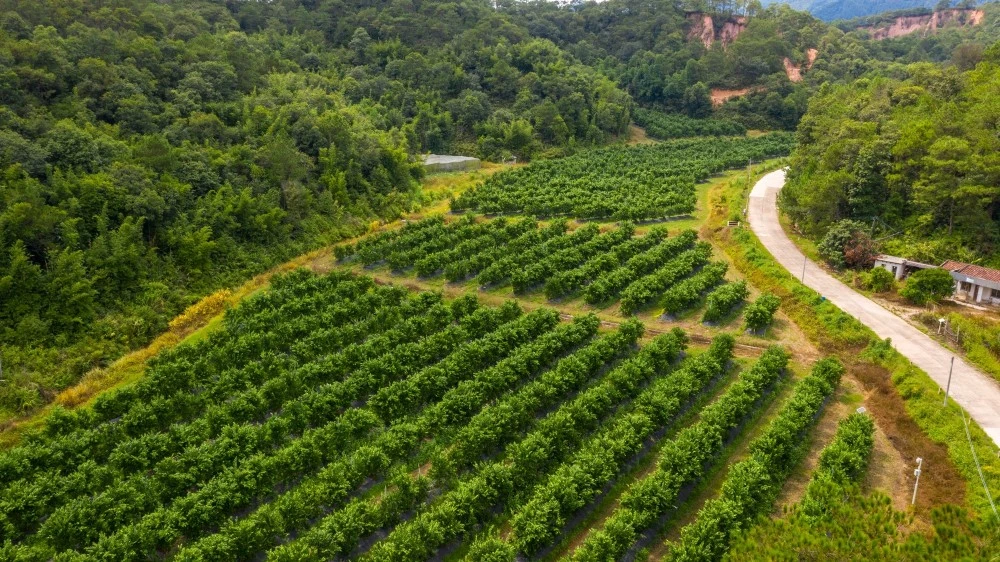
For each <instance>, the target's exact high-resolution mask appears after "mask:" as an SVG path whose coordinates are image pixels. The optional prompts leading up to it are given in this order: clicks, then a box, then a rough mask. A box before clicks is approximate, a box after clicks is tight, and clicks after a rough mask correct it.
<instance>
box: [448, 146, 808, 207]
mask: <svg viewBox="0 0 1000 562" xmlns="http://www.w3.org/2000/svg"><path fill="white" fill-rule="evenodd" d="M720 132H722V133H726V134H731V132H730V131H720ZM732 132H735V131H732ZM794 143H795V139H794V136H792V135H790V134H788V133H770V134H767V135H761V136H757V137H752V138H751V137H725V138H697V139H685V140H676V141H669V142H663V143H657V144H654V145H643V146H637V147H624V146H614V147H609V148H603V149H599V150H588V151H583V152H580V153H579V154H576V155H573V156H569V157H566V158H558V159H553V160H538V161H535V162H532V163H531V164H530V165H528V166H525V167H523V168H517V169H515V170H511V171H506V172H501V173H498V174H495V175H493V176H491V177H489V178H488V179H486V180H485V181H484V182H483V183H482V184H480V185H478V186H476V187H475V188H473V189H471V190H469V191H467V192H465V193H463V194H462V195H461V196H459V197H458V198H457V199H455V200H453V201H452V203H451V209H452V210H453V211H469V210H475V211H479V212H482V213H487V214H518V213H524V214H529V215H534V216H537V217H554V216H573V217H576V218H580V219H607V218H611V219H614V220H646V219H657V218H663V217H669V216H674V215H683V214H686V213H690V212H692V211H693V210H694V208H695V199H696V197H695V185H696V184H697V183H699V182H703V181H705V180H707V179H708V178H709V177H710V176H711V175H712V174H715V173H718V172H721V171H723V170H728V169H732V168H741V167H744V166H746V165H747V162H748V161H749V160H751V159H752V160H754V161H760V160H763V159H765V158H774V157H777V156H785V155H787V154H788V153H789V152H791V149H792V146H794Z"/></svg>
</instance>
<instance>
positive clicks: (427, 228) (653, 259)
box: [335, 215, 746, 316]
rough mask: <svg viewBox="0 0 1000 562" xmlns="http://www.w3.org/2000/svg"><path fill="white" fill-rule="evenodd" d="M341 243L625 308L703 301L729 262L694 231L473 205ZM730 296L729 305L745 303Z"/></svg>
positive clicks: (421, 266)
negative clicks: (497, 211) (519, 214)
mask: <svg viewBox="0 0 1000 562" xmlns="http://www.w3.org/2000/svg"><path fill="white" fill-rule="evenodd" d="M335 251H336V255H337V257H338V260H339V262H340V263H341V264H354V263H359V264H362V265H364V266H365V267H388V268H389V269H391V270H392V271H395V272H397V273H406V272H411V271H412V272H414V273H416V275H417V276H418V277H421V278H433V277H437V276H440V275H444V277H445V279H447V280H448V281H451V282H465V281H469V280H474V282H475V283H476V284H477V285H479V286H480V287H482V288H484V289H497V288H500V287H504V286H507V285H510V286H511V287H512V289H513V290H514V293H515V294H526V293H532V292H536V291H541V292H542V293H543V294H544V295H545V296H546V297H547V298H549V299H552V300H554V299H573V298H578V297H582V298H583V299H584V300H585V301H586V302H587V303H588V304H591V305H594V306H599V307H606V306H609V305H611V304H613V303H614V302H615V301H619V300H620V302H621V311H622V313H623V314H626V315H627V314H632V313H634V312H636V311H639V310H641V309H643V308H645V307H649V306H652V305H658V306H660V307H662V308H663V309H664V310H665V311H666V312H667V313H669V314H680V313H683V312H685V311H687V310H690V309H692V308H695V307H696V306H697V305H698V304H700V303H701V301H702V297H704V295H705V294H706V293H707V292H709V291H710V290H712V289H713V288H714V287H716V286H718V285H719V284H720V283H723V281H724V280H725V274H726V270H727V264H725V263H723V262H711V261H710V259H711V257H712V250H711V247H709V245H708V244H706V243H704V242H698V240H697V235H695V233H694V231H691V230H686V231H683V232H680V233H678V234H677V235H675V236H669V237H668V236H667V231H666V229H664V228H653V229H651V230H649V231H648V232H647V233H646V234H644V235H642V236H636V235H635V226H634V225H633V224H631V223H628V222H626V223H623V224H621V225H619V226H617V227H615V228H609V229H607V230H605V231H602V230H601V228H600V227H598V226H597V225H596V224H593V223H590V224H587V225H585V226H581V227H579V228H576V229H575V230H572V231H570V230H569V227H568V223H567V222H566V221H562V220H559V221H554V222H551V223H549V224H546V225H541V224H539V223H537V222H536V221H534V220H533V219H524V218H522V219H514V220H508V219H504V218H499V219H494V220H490V221H487V220H484V219H477V218H475V217H473V216H470V215H466V216H463V217H462V218H460V219H458V220H455V221H452V222H450V223H446V222H445V221H444V220H443V219H442V218H441V217H432V218H428V219H424V220H422V221H419V222H416V223H411V224H408V225H406V226H405V227H403V228H402V229H400V230H397V231H390V232H386V233H381V234H377V235H374V236H371V237H368V238H364V239H362V240H361V241H359V242H358V243H357V244H354V245H345V246H340V247H338V248H337V249H336V250H335ZM745 297H746V293H745V291H744V292H742V293H740V294H739V300H742V299H744V298H745ZM731 300H732V299H730V300H729V301H726V306H728V307H729V308H730V309H731V308H734V307H735V306H736V303H735V302H730V301H731ZM720 312H722V311H720ZM726 312H728V311H726ZM720 316H721V314H720Z"/></svg>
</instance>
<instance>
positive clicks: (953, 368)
mask: <svg viewBox="0 0 1000 562" xmlns="http://www.w3.org/2000/svg"><path fill="white" fill-rule="evenodd" d="M954 370H955V356H954V355H952V356H951V366H950V367H948V386H946V387H944V404H942V405H943V406H947V405H948V392H949V391H950V390H951V372H952V371H954Z"/></svg>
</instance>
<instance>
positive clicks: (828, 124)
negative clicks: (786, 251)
mask: <svg viewBox="0 0 1000 562" xmlns="http://www.w3.org/2000/svg"><path fill="white" fill-rule="evenodd" d="M983 58H984V61H983V62H982V63H980V64H979V65H978V66H976V67H975V68H974V69H972V70H968V71H966V72H961V66H959V65H956V66H951V67H948V68H945V69H942V68H940V67H937V66H933V65H929V64H923V65H918V66H916V67H913V68H912V69H911V72H910V74H911V77H910V78H908V79H906V80H894V79H891V78H871V79H864V80H859V81H857V82H855V83H853V84H850V85H843V86H829V87H824V88H821V89H820V91H819V93H818V94H817V95H816V96H815V97H814V98H813V99H812V100H811V101H810V104H809V111H808V113H807V114H806V116H805V117H804V118H803V119H802V123H801V124H800V125H799V131H798V141H799V144H798V148H797V149H796V151H795V153H794V155H793V160H792V166H791V169H792V172H791V175H790V183H789V185H788V187H787V188H786V189H784V190H783V193H782V206H783V209H784V210H785V211H786V212H788V213H789V214H790V215H791V216H792V217H793V218H794V219H795V221H796V223H797V224H798V225H799V227H800V228H802V229H803V230H804V231H805V232H806V233H807V234H810V235H813V236H817V237H818V236H821V235H822V234H823V233H824V232H825V231H826V230H827V229H828V228H829V227H830V226H831V225H833V224H835V223H837V222H838V221H841V220H854V221H858V222H860V223H864V224H865V225H866V226H867V227H868V228H871V227H873V226H874V228H875V232H874V233H871V234H877V235H878V236H877V237H886V240H885V241H884V242H883V247H884V249H885V250H886V251H887V252H889V253H896V254H898V255H901V256H905V257H907V258H910V259H916V260H922V261H927V262H931V263H940V262H942V261H944V260H945V259H956V260H965V261H969V262H975V263H991V264H993V265H1000V187H998V186H1000V161H998V158H997V154H998V151H1000V137H998V136H997V129H998V125H1000V106H998V105H997V99H998V98H997V95H998V93H1000V45H994V46H993V47H991V48H990V49H988V50H987V51H986V53H985V54H984V55H983Z"/></svg>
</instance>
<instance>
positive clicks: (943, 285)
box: [899, 268, 955, 305]
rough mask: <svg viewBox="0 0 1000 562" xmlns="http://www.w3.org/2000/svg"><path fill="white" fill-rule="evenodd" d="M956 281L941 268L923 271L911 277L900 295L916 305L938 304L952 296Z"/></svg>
mask: <svg viewBox="0 0 1000 562" xmlns="http://www.w3.org/2000/svg"><path fill="white" fill-rule="evenodd" d="M954 290H955V280H954V279H953V278H952V277H951V273H948V271H947V270H944V269H941V268H933V269H921V270H920V271H917V272H915V273H913V275H910V277H909V278H908V279H907V280H906V286H904V287H903V289H902V290H901V291H899V294H900V295H902V296H903V297H905V298H907V299H909V300H910V301H912V302H913V303H915V304H920V305H923V304H927V303H929V302H937V301H939V300H941V299H943V298H944V297H947V296H948V295H950V294H952V292H954Z"/></svg>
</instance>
